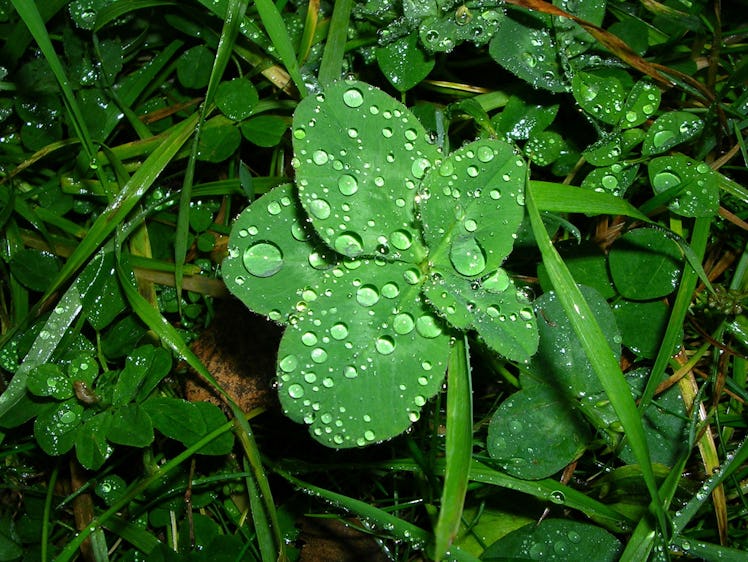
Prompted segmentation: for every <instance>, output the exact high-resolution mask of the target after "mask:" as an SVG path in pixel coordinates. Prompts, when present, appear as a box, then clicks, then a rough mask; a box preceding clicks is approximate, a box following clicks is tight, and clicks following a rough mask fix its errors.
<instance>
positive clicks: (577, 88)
mask: <svg viewBox="0 0 748 562" xmlns="http://www.w3.org/2000/svg"><path fill="white" fill-rule="evenodd" d="M571 87H572V92H573V94H574V99H575V100H577V103H578V104H579V107H581V108H582V109H584V110H585V111H586V112H587V113H589V114H590V115H592V116H593V117H595V118H597V119H599V120H600V121H602V122H603V123H608V124H609V125H615V124H616V123H618V121H619V119H620V117H621V112H622V109H623V104H624V101H625V99H626V92H625V91H624V89H623V85H622V84H621V82H620V81H619V80H618V79H617V78H615V77H614V76H607V75H603V74H594V73H592V72H581V71H577V72H576V73H575V74H574V77H573V78H572V80H571Z"/></svg>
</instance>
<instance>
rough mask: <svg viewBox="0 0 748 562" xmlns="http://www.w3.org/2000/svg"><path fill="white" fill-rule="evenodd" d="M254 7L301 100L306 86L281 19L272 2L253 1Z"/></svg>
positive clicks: (267, 0)
mask: <svg viewBox="0 0 748 562" xmlns="http://www.w3.org/2000/svg"><path fill="white" fill-rule="evenodd" d="M255 6H256V7H257V12H258V13H259V14H260V19H261V20H262V24H263V25H264V26H265V31H267V34H268V36H269V37H270V41H271V42H272V43H273V47H275V51H276V52H277V53H278V57H280V60H281V62H282V63H283V65H284V66H285V67H286V70H287V71H288V74H289V76H290V77H291V80H293V83H294V84H295V85H296V89H297V90H298V91H299V95H300V96H301V97H302V98H303V97H304V96H305V95H306V86H305V85H304V79H303V78H302V77H301V71H300V70H299V62H298V61H297V60H296V50H295V49H294V47H293V43H292V42H291V38H290V37H289V35H288V30H287V29H286V24H285V23H283V17H282V16H281V14H280V12H279V11H278V8H277V7H276V6H275V4H274V3H273V2H272V0H255Z"/></svg>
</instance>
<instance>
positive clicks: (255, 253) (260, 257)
mask: <svg viewBox="0 0 748 562" xmlns="http://www.w3.org/2000/svg"><path fill="white" fill-rule="evenodd" d="M242 263H243V264H244V268H245V269H246V270H247V271H248V272H249V273H250V274H252V275H254V276H255V277H270V276H272V275H275V274H276V273H278V271H280V269H281V268H282V267H283V252H281V250H280V248H278V246H276V245H275V244H273V243H272V242H258V243H256V244H253V245H252V246H250V247H249V248H247V249H246V250H245V251H244V255H243V257H242Z"/></svg>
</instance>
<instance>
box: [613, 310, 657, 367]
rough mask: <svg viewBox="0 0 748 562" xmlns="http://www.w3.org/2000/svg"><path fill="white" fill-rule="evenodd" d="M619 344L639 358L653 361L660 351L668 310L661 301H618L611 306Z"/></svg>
mask: <svg viewBox="0 0 748 562" xmlns="http://www.w3.org/2000/svg"><path fill="white" fill-rule="evenodd" d="M613 314H615V317H616V323H617V324H618V327H619V328H620V329H621V338H622V340H621V343H623V345H625V346H626V347H628V348H629V349H630V350H631V351H632V352H634V353H635V354H636V355H638V356H639V357H645V358H647V359H654V358H655V357H657V353H658V352H659V351H660V345H661V344H662V337H663V336H664V335H665V329H666V328H667V323H668V319H669V318H670V310H669V308H668V305H667V304H665V303H664V302H663V301H659V300H658V301H651V302H634V301H627V300H620V301H618V302H616V303H615V304H614V305H613Z"/></svg>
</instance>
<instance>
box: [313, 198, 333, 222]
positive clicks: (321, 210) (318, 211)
mask: <svg viewBox="0 0 748 562" xmlns="http://www.w3.org/2000/svg"><path fill="white" fill-rule="evenodd" d="M309 212H311V213H312V214H313V215H314V216H315V217H317V218H318V219H322V220H324V219H326V218H327V217H329V216H330V204H329V203H328V202H327V201H325V200H324V199H313V200H312V202H311V203H309Z"/></svg>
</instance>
